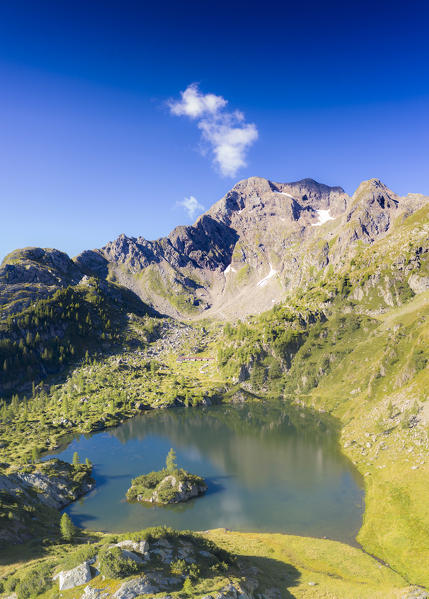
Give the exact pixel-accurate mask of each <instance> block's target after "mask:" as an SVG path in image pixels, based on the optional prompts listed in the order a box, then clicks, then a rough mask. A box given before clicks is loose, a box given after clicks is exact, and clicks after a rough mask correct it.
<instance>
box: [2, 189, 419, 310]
mask: <svg viewBox="0 0 429 599" xmlns="http://www.w3.org/2000/svg"><path fill="white" fill-rule="evenodd" d="M428 205H429V197H427V196H423V195H421V194H409V195H407V196H405V197H400V196H398V195H397V194H395V193H394V192H393V191H391V190H390V189H388V188H387V187H386V185H384V184H383V183H382V182H381V181H380V180H378V179H370V180H369V181H364V182H363V183H361V184H360V186H359V187H358V189H357V190H356V192H355V193H354V194H353V196H351V197H350V196H349V195H348V194H347V193H346V192H345V191H344V190H343V189H342V188H341V187H329V186H327V185H323V184H321V183H317V182H316V181H314V180H312V179H303V180H301V181H297V182H294V183H274V182H272V181H269V180H268V179H264V178H260V177H251V178H249V179H245V180H243V181H240V182H239V183H237V184H236V185H235V186H234V187H233V188H232V189H231V190H230V191H229V192H228V193H227V194H226V195H225V196H224V197H223V198H222V199H221V200H219V201H218V202H216V203H215V204H214V205H213V206H212V207H211V208H210V209H209V210H208V211H207V212H206V213H205V214H203V215H202V216H200V217H199V218H198V219H197V220H196V222H195V223H194V224H193V225H191V226H179V227H176V228H175V229H174V230H173V231H172V232H171V233H170V234H169V235H168V236H167V237H164V238H161V239H158V240H155V241H148V240H146V239H144V238H143V237H138V238H134V237H127V236H126V235H120V236H119V237H118V238H117V239H116V240H114V241H112V242H109V243H108V244H107V245H105V246H104V247H103V248H101V249H96V250H87V251H84V252H82V253H81V254H79V255H78V256H77V257H76V258H74V259H73V260H71V259H70V258H69V257H68V256H67V255H66V254H64V253H62V252H59V251H58V250H42V249H41V248H26V249H24V250H17V251H15V252H12V254H10V255H9V256H7V257H6V258H5V260H4V261H3V263H2V265H1V267H0V301H1V304H2V305H3V308H4V306H5V305H7V307H8V309H7V311H5V313H13V312H16V311H19V310H20V309H22V307H23V306H25V305H26V302H27V303H28V298H34V296H36V297H37V298H38V299H39V298H44V297H48V296H49V295H50V294H52V292H53V290H55V289H57V288H58V287H63V286H67V285H76V284H77V283H79V282H80V281H81V280H82V278H83V277H84V276H85V275H86V276H93V277H96V278H97V279H101V280H104V281H106V284H108V285H110V288H111V289H113V288H114V287H116V288H117V287H118V286H119V287H125V288H127V289H128V290H131V291H132V292H133V293H134V294H136V295H137V296H138V297H139V298H140V299H141V300H142V301H143V302H144V303H146V304H149V305H150V306H152V307H153V308H155V309H156V310H157V311H159V312H160V313H163V314H167V315H170V316H173V317H176V318H198V317H201V316H204V317H206V316H214V317H216V318H221V319H224V318H227V319H231V318H236V317H239V316H243V315H246V314H252V313H257V312H261V311H263V310H267V309H269V308H271V307H272V305H273V304H274V303H276V302H278V301H282V300H284V299H285V298H286V297H287V296H288V294H290V293H291V292H294V291H296V290H297V289H298V288H300V287H303V286H304V287H305V286H308V284H311V282H312V281H314V280H315V279H317V277H318V276H321V274H323V272H324V271H326V269H327V268H329V267H330V266H331V265H332V267H334V268H338V267H339V266H341V265H343V264H345V263H346V262H347V261H348V260H351V259H352V258H353V255H354V254H355V253H356V251H357V249H358V248H360V247H362V246H368V245H371V244H374V243H375V242H377V241H379V240H381V239H383V238H384V237H386V235H389V234H391V233H392V232H393V231H394V230H395V227H397V226H398V223H402V222H404V220H405V219H407V218H408V217H409V216H411V215H412V214H414V213H415V212H417V211H418V210H420V209H422V208H423V207H427V206H428ZM424 249H425V250H426V248H424Z"/></svg>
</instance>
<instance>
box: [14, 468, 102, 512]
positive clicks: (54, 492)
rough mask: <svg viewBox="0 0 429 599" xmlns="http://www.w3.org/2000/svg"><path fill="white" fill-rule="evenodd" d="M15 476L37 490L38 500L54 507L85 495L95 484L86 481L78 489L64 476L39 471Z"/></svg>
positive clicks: (25, 484)
mask: <svg viewBox="0 0 429 599" xmlns="http://www.w3.org/2000/svg"><path fill="white" fill-rule="evenodd" d="M16 476H17V478H18V480H19V481H20V483H21V484H22V485H24V486H26V487H27V488H32V489H36V490H37V491H38V493H39V495H38V497H39V499H40V501H42V502H43V503H45V504H46V505H48V506H50V507H53V508H56V509H60V508H62V507H64V506H66V505H68V504H69V503H71V502H72V501H74V500H75V499H78V497H81V496H82V495H85V494H86V493H88V492H89V491H90V490H91V489H93V488H94V485H95V483H94V482H93V481H88V482H87V483H85V484H83V485H82V486H81V487H80V488H79V489H74V488H73V485H72V484H71V482H70V479H68V478H65V477H56V476H55V477H51V476H46V475H44V474H40V473H35V474H27V473H20V474H17V475H16Z"/></svg>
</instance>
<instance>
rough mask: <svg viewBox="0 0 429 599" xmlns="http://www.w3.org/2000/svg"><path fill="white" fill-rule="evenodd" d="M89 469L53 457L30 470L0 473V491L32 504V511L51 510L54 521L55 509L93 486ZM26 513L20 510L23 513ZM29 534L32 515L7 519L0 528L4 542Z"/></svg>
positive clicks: (0, 538)
mask: <svg viewBox="0 0 429 599" xmlns="http://www.w3.org/2000/svg"><path fill="white" fill-rule="evenodd" d="M90 473H91V468H90V467H88V466H84V465H80V466H78V467H77V469H75V468H74V467H73V466H72V465H71V464H68V463H67V462H63V461H61V460H57V459H54V460H51V461H49V462H44V463H43V464H40V465H38V466H37V467H35V468H34V471H33V472H27V471H17V472H14V473H12V474H0V493H1V494H2V496H3V498H4V499H5V500H7V501H10V502H12V503H15V502H18V503H19V504H22V505H27V506H32V508H33V512H34V513H35V514H40V512H42V511H46V510H48V511H49V510H50V511H49V514H50V515H52V524H53V525H55V522H56V519H58V514H57V513H56V512H55V511H54V510H58V509H61V508H63V507H65V506H66V505H68V504H69V503H71V502H72V501H75V500H76V499H78V498H79V497H82V496H83V495H85V494H86V493H88V492H89V491H90V490H91V489H93V488H94V486H95V481H94V479H93V478H92V477H91V475H90ZM6 498H8V499H6ZM26 513H27V512H26V511H25V510H23V516H25V515H26ZM36 520H37V517H36ZM57 526H58V524H57ZM32 536H33V520H31V519H30V520H27V519H25V518H24V519H21V520H18V521H17V520H15V519H12V520H7V521H6V522H5V524H4V525H3V526H2V527H1V528H0V541H3V542H7V543H12V544H15V543H21V542H23V541H26V540H28V539H29V538H31V537H32Z"/></svg>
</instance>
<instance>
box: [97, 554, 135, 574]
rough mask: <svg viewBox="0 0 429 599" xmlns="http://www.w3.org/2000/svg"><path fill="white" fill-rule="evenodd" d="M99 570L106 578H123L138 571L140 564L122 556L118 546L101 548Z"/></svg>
mask: <svg viewBox="0 0 429 599" xmlns="http://www.w3.org/2000/svg"><path fill="white" fill-rule="evenodd" d="M99 564H100V572H101V574H103V576H105V577H106V578H125V577H126V576H131V575H132V574H137V573H138V572H139V571H140V565H139V564H138V563H137V562H135V561H134V560H132V559H128V558H126V557H123V555H122V551H121V549H120V548H119V547H111V548H110V549H107V548H106V549H102V550H101V551H100V554H99Z"/></svg>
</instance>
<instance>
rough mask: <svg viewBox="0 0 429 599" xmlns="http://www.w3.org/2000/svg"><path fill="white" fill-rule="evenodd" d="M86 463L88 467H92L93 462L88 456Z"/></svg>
mask: <svg viewBox="0 0 429 599" xmlns="http://www.w3.org/2000/svg"><path fill="white" fill-rule="evenodd" d="M85 465H86V466H87V468H92V462H91V460H90V459H88V458H86V460H85Z"/></svg>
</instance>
